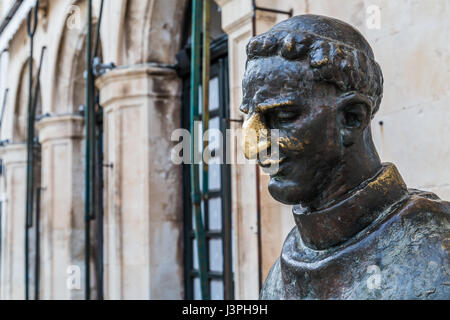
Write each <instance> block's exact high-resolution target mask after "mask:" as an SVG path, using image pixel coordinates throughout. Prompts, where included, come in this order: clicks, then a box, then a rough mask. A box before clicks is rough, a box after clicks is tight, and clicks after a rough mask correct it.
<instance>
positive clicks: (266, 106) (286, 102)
mask: <svg viewBox="0 0 450 320" xmlns="http://www.w3.org/2000/svg"><path fill="white" fill-rule="evenodd" d="M292 105H294V100H279V101H274V102H265V103H260V104H258V105H257V106H256V107H255V112H261V113H264V112H266V111H268V110H270V109H274V108H279V107H286V106H292Z"/></svg>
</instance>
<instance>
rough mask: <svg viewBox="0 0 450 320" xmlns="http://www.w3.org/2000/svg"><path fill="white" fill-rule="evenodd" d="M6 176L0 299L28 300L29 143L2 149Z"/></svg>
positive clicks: (1, 153)
mask: <svg viewBox="0 0 450 320" xmlns="http://www.w3.org/2000/svg"><path fill="white" fill-rule="evenodd" d="M0 157H1V159H2V160H3V164H4V168H5V172H4V179H6V182H5V186H6V188H5V189H6V190H5V191H6V199H5V200H6V203H5V204H4V205H3V208H4V209H5V210H4V212H3V214H4V217H3V223H4V224H5V228H4V231H5V234H4V237H3V239H4V243H3V244H2V266H1V270H2V274H1V277H2V278H1V290H0V300H23V299H25V198H26V170H27V169H26V168H27V146H26V144H10V145H8V146H6V147H3V148H2V150H1V151H0Z"/></svg>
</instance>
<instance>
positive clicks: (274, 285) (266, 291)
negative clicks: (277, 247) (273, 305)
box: [259, 258, 284, 300]
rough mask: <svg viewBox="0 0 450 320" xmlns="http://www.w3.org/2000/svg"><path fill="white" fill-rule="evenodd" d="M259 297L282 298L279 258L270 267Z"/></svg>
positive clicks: (267, 298) (268, 298) (265, 298)
mask: <svg viewBox="0 0 450 320" xmlns="http://www.w3.org/2000/svg"><path fill="white" fill-rule="evenodd" d="M259 298H260V299H261V300H281V299H284V289H283V279H282V276H281V266H280V258H278V259H277V260H276V261H275V263H274V264H273V265H272V268H270V271H269V274H268V275H267V278H266V280H265V281H264V285H263V287H262V289H261V293H260V296H259Z"/></svg>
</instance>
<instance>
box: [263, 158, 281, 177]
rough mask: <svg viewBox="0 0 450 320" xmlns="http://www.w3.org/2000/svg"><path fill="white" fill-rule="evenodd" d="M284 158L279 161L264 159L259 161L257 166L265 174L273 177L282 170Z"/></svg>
mask: <svg viewBox="0 0 450 320" xmlns="http://www.w3.org/2000/svg"><path fill="white" fill-rule="evenodd" d="M286 159H287V158H286V157H283V158H280V159H265V160H264V161H261V160H259V161H258V164H259V165H260V166H261V168H262V169H263V171H264V172H265V173H269V174H270V175H274V174H277V173H280V170H281V169H282V164H283V163H284V162H285V161H286Z"/></svg>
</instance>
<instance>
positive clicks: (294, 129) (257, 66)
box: [241, 56, 343, 204]
mask: <svg viewBox="0 0 450 320" xmlns="http://www.w3.org/2000/svg"><path fill="white" fill-rule="evenodd" d="M243 87H244V97H243V104H242V107H241V109H242V110H244V109H247V110H246V111H247V117H246V121H245V122H244V126H243V127H244V134H247V135H248V134H249V131H251V130H252V129H256V130H258V129H267V130H270V129H278V130H279V138H278V139H276V141H275V142H274V141H272V143H270V139H267V140H264V139H259V140H256V141H255V140H249V141H253V142H254V145H246V147H245V153H246V156H247V158H258V163H259V164H260V165H261V166H262V168H263V170H265V169H266V168H267V167H268V164H269V161H268V159H267V156H263V154H264V152H263V151H264V149H266V150H267V151H268V154H269V156H270V152H272V150H273V149H276V148H274V147H273V144H274V143H277V144H278V148H279V155H278V157H279V158H278V170H276V171H275V172H271V173H270V177H271V179H270V183H269V192H270V193H271V195H272V196H273V197H274V198H275V199H276V200H278V201H280V202H282V203H285V204H298V203H308V202H309V201H312V200H313V199H314V198H315V197H317V196H318V195H319V194H320V193H321V192H323V190H324V188H325V187H326V186H327V184H328V183H329V182H330V180H331V178H332V173H333V171H334V170H335V169H336V168H338V167H339V166H340V165H341V159H342V154H343V147H342V143H341V139H340V135H339V130H340V128H339V121H338V112H337V110H336V109H337V108H336V107H335V105H336V94H337V93H336V90H335V88H334V86H332V85H330V84H326V83H317V82H314V81H313V74H312V69H311V68H310V67H309V65H308V63H307V62H303V61H287V60H285V59H283V58H281V57H278V56H275V57H267V58H260V59H257V60H251V61H249V63H248V65H247V69H246V72H245V76H244V81H243ZM250 144H251V142H250ZM272 163H273V162H272Z"/></svg>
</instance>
